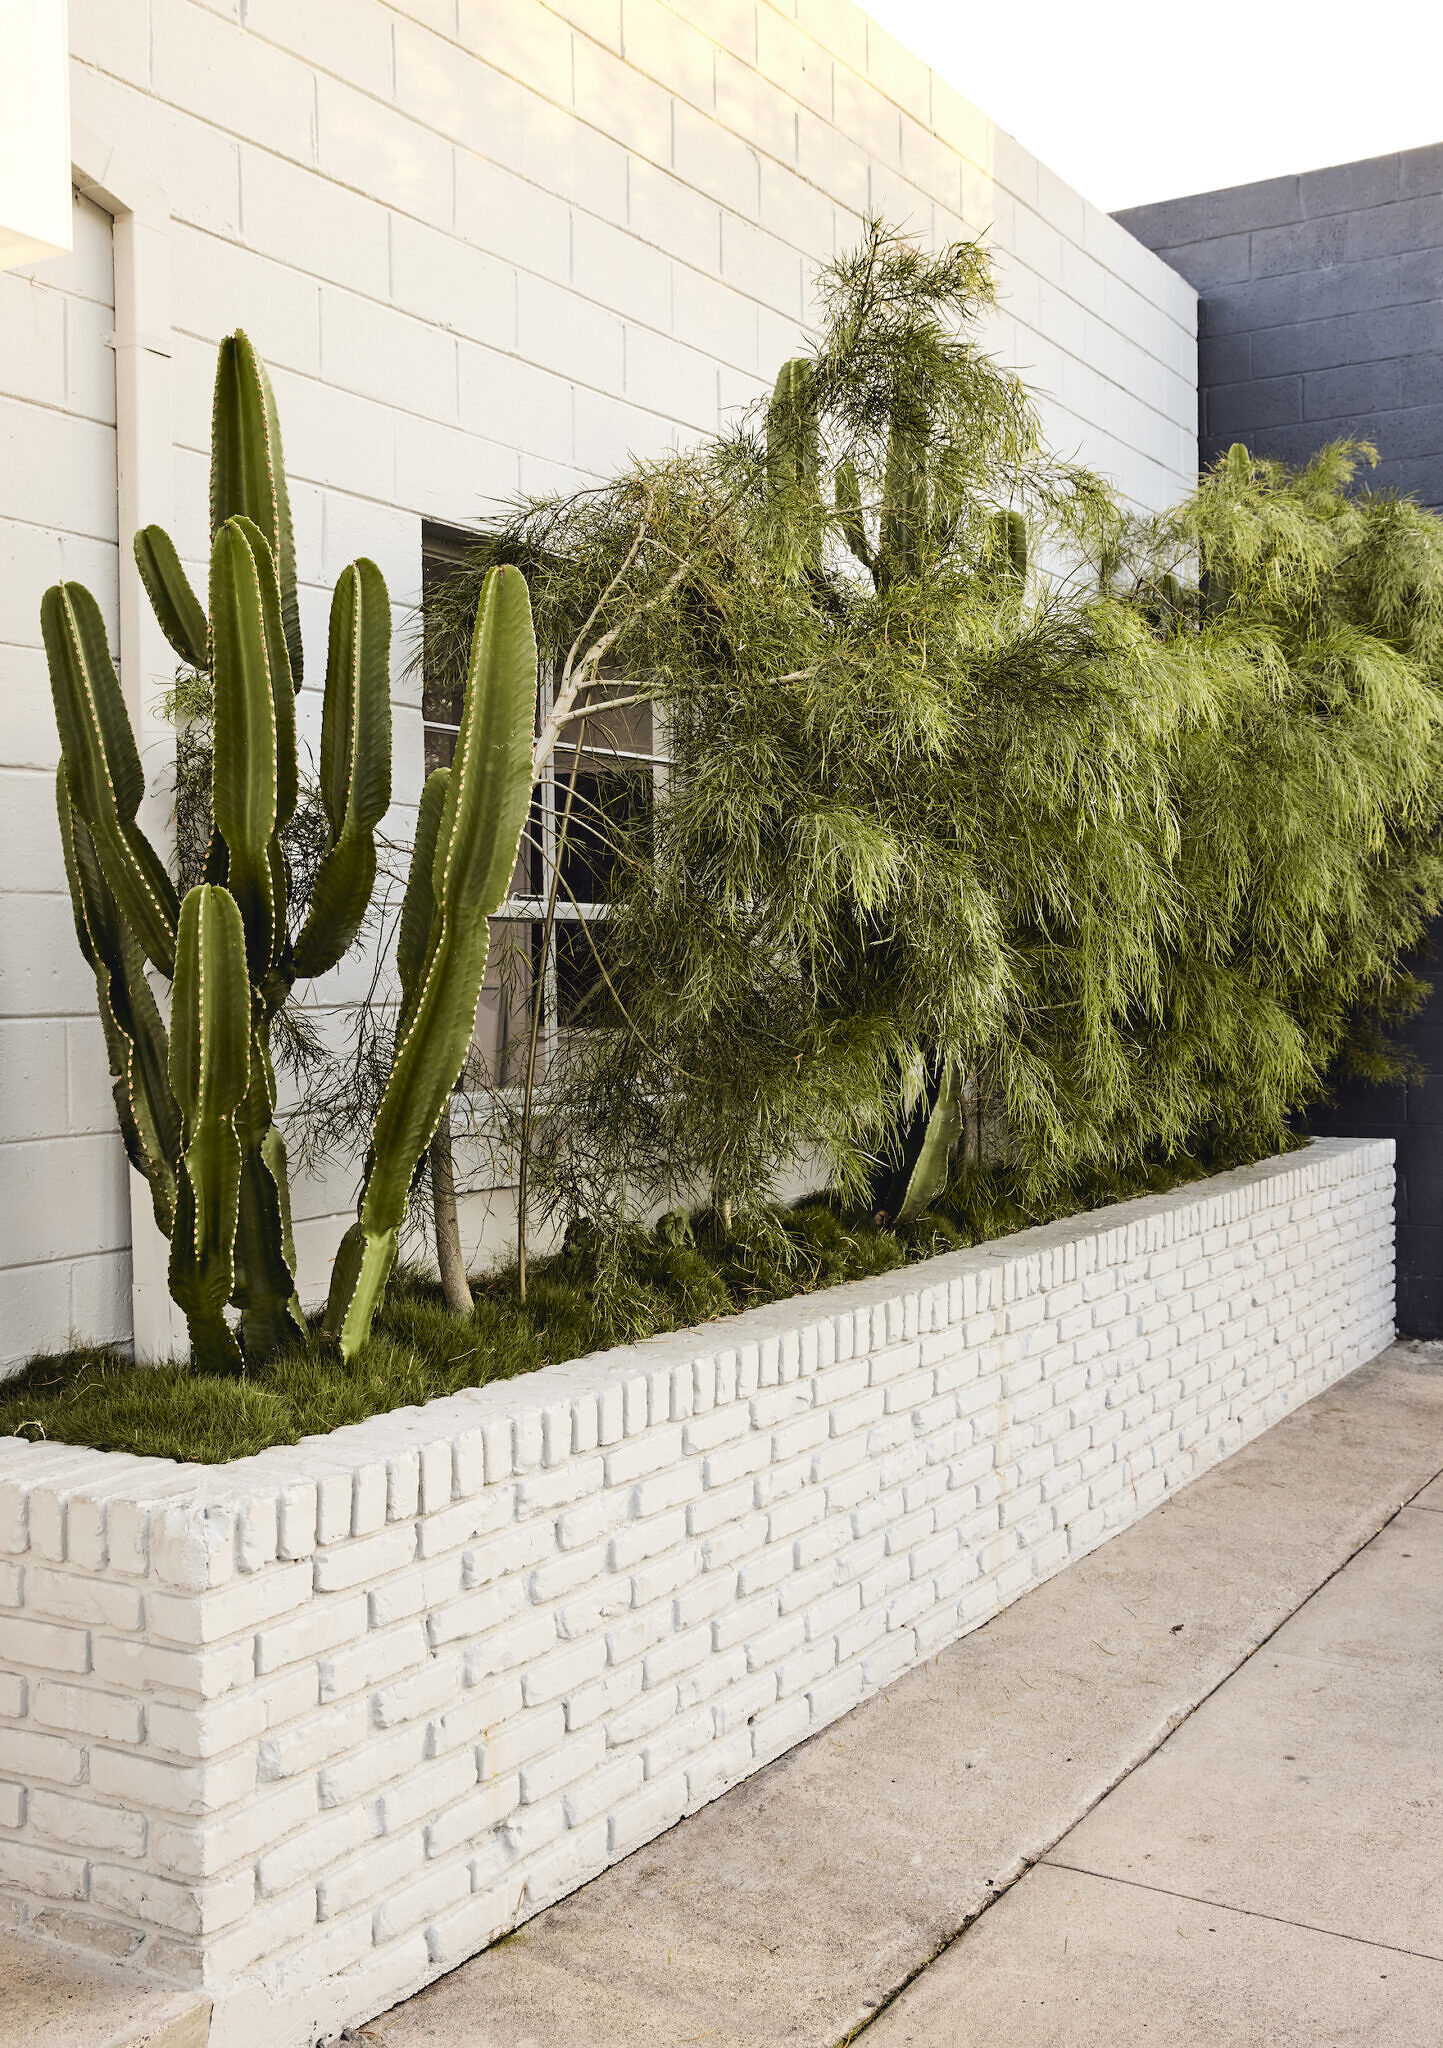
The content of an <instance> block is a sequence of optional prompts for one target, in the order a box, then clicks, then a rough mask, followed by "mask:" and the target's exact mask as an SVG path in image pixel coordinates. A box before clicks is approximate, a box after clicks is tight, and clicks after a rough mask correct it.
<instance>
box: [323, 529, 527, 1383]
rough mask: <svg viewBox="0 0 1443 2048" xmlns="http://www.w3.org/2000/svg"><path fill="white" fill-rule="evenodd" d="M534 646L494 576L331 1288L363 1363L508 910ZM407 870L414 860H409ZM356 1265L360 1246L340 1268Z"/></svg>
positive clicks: (498, 572)
mask: <svg viewBox="0 0 1443 2048" xmlns="http://www.w3.org/2000/svg"><path fill="white" fill-rule="evenodd" d="M535 703H536V637H535V633H534V631H533V628H532V622H531V604H530V599H529V597H528V595H527V590H526V581H525V578H524V577H523V576H522V575H521V572H520V571H519V570H518V569H513V568H502V569H493V570H492V571H491V574H490V575H489V576H488V577H487V579H486V584H485V587H484V589H483V591H482V594H481V605H480V609H479V611H478V614H477V620H476V631H475V636H474V638H473V641H472V646H471V661H470V666H469V670H468V673H467V679H466V700H465V704H464V707H463V709H462V714H461V730H460V733H459V736H458V738H457V742H456V755H455V760H454V761H453V763H452V767H451V771H450V774H449V776H448V778H447V781H446V784H445V787H444V796H443V800H442V804H441V812H440V818H439V822H438V825H437V831H436V846H435V853H434V855H433V858H432V863H431V889H432V892H433V895H434V898H435V908H434V910H433V913H432V917H431V930H430V936H429V939H428V941H427V946H426V955H425V962H424V966H423V968H422V970H421V975H420V979H419V981H418V982H417V983H416V984H415V985H414V993H413V996H412V999H411V1001H410V1003H409V1005H408V1006H407V1008H406V1013H405V1022H404V1029H402V1030H400V1031H398V1034H397V1045H396V1056H395V1060H394V1062H393V1064H392V1068H391V1074H390V1078H389V1080H388V1081H387V1083H386V1088H385V1092H384V1094H383V1095H382V1098H381V1104H380V1107H379V1109H378V1110H377V1112H376V1121H375V1125H374V1127H373V1130H372V1135H371V1159H370V1169H369V1172H368V1174H367V1178H366V1188H365V1193H364V1195H363V1196H362V1200H361V1211H360V1219H359V1220H360V1228H361V1238H362V1240H363V1241H362V1244H361V1257H360V1260H359V1270H357V1271H356V1277H355V1281H354V1285H353V1288H352V1290H351V1293H350V1296H349V1299H348V1300H347V1299H343V1298H340V1297H341V1296H342V1295H343V1293H344V1289H341V1290H338V1289H337V1288H336V1287H335V1286H334V1285H333V1287H332V1294H331V1303H330V1308H329V1310H328V1316H327V1320H328V1322H329V1323H331V1325H332V1327H333V1328H334V1327H338V1330H339V1336H340V1343H341V1351H342V1354H343V1355H344V1356H345V1357H347V1358H352V1357H354V1356H355V1354H356V1352H357V1351H358V1350H359V1349H360V1347H361V1346H362V1344H364V1342H365V1341H366V1338H367V1336H368V1335H369V1333H370V1328H371V1320H372V1317H373V1316H374V1314H375V1311H376V1308H377V1306H378V1304H379V1302H380V1299H381V1295H382V1293H383V1291H384V1289H385V1285H386V1280H387V1278H388V1276H389V1274H390V1270H391V1266H392V1263H393V1262H394V1260H395V1256H396V1245H397V1241H398V1233H399V1230H400V1226H401V1222H402V1220H403V1218H404V1216H405V1210H406V1199H407V1195H408V1193H409V1191H410V1184H411V1176H412V1173H413V1172H414V1169H415V1166H416V1162H417V1161H418V1160H419V1159H420V1157H421V1155H422V1153H423V1152H424V1151H425V1149H426V1147H427V1145H428V1144H429V1143H430V1141H431V1137H432V1134H433V1133H434V1131H435V1129H436V1126H437V1124H438V1123H439V1122H440V1120H441V1116H442V1114H443V1112H444V1111H445V1108H446V1103H447V1101H448V1099H449V1097H450V1094H451V1090H452V1088H453V1086H454V1085H455V1081H456V1077H457V1075H458V1074H459V1073H460V1071H461V1068H462V1066H463V1064H464V1062H465V1058H466V1052H467V1048H468V1047H469V1045H470V1043H471V1037H472V1033H473V1032H474V1030H475V1025H476V1004H477V1000H478V998H479V996H480V993H481V981H482V977H483V976H484V974H485V971H486V956H487V952H488V950H489V936H490V935H489V930H488V926H487V919H488V918H489V917H490V916H491V915H492V914H493V912H495V911H496V910H497V909H498V908H499V907H500V905H501V904H502V902H503V901H504V900H505V897H506V892H507V889H508V888H509V887H510V883H511V875H512V872H513V870H514V868H515V865H516V852H517V848H518V847H519V845H520V843H521V833H522V830H523V828H524V826H525V823H526V816H527V811H528V809H529V806H530V802H531V775H532V731H533V721H534V716H535ZM412 865H413V872H414V870H415V856H414V854H413V860H412ZM342 1263H344V1264H345V1266H346V1268H347V1270H348V1271H350V1270H351V1269H353V1268H354V1267H355V1265H356V1261H355V1259H354V1247H351V1248H350V1250H349V1251H348V1254H347V1257H346V1259H345V1260H344V1262H343V1261H340V1260H338V1273H339V1270H340V1267H341V1265H342Z"/></svg>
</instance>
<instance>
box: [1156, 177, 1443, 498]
mask: <svg viewBox="0 0 1443 2048" xmlns="http://www.w3.org/2000/svg"><path fill="white" fill-rule="evenodd" d="M1117 219H1118V220H1119V221H1121V223H1122V225H1123V226H1124V227H1125V228H1128V229H1130V231H1131V232H1132V233H1133V234H1134V235H1136V236H1137V238H1138V240H1139V241H1140V242H1144V243H1146V245H1147V247H1148V248H1149V249H1154V250H1156V252H1157V254H1158V255H1159V256H1161V257H1163V258H1164V259H1165V261H1167V262H1168V263H1170V264H1171V265H1172V267H1173V269H1174V270H1177V271H1180V272H1181V273H1182V275H1183V276H1184V277H1185V278H1187V280H1188V282H1189V283H1190V284H1193V285H1195V286H1196V287H1197V290H1198V292H1199V294H1200V297H1201V304H1200V305H1199V307H1198V335H1199V341H1198V352H1199V362H1198V370H1199V376H1198V410H1199V419H1198V432H1199V438H1200V441H1201V449H1200V456H1201V460H1202V462H1203V464H1204V465H1206V464H1208V463H1210V462H1212V461H1213V460H1214V459H1215V458H1216V457H1217V456H1218V455H1220V454H1221V453H1222V452H1223V451H1224V450H1225V449H1226V448H1227V447H1228V446H1229V444H1230V443H1231V442H1233V441H1246V442H1247V444H1248V446H1249V447H1250V448H1253V449H1256V450H1257V452H1258V453H1259V454H1261V455H1276V456H1281V457H1282V459H1283V460H1284V461H1288V462H1302V461H1306V459H1307V458H1308V456H1310V455H1311V454H1313V453H1314V452H1315V451H1316V450H1317V448H1318V447H1319V446H1320V445H1321V444H1322V443H1323V442H1325V441H1335V440H1338V439H1340V438H1341V437H1342V436H1344V435H1349V434H1356V435H1359V436H1361V437H1362V438H1364V439H1365V440H1370V441H1372V442H1373V443H1374V444H1375V445H1376V447H1377V449H1378V452H1379V455H1380V457H1381V458H1382V459H1381V461H1380V463H1379V466H1378V468H1377V470H1376V471H1375V472H1374V473H1373V477H1372V482H1373V485H1374V487H1375V488H1386V487H1391V488H1393V489H1395V490H1399V491H1406V492H1409V493H1411V494H1413V495H1415V496H1416V497H1418V498H1420V499H1421V500H1422V502H1423V503H1424V504H1425V505H1434V506H1439V505H1443V143H1438V144H1436V145H1434V146H1433V147H1431V148H1428V149H1409V150H1404V151H1402V152H1401V153H1400V154H1399V155H1397V156H1379V157H1369V158H1368V159H1367V160H1366V161H1365V162H1363V163H1357V164H1339V165H1336V166H1334V167H1333V168H1332V169H1330V170H1325V171H1305V172H1303V173H1302V174H1301V175H1299V176H1297V177H1291V178H1268V179H1265V180H1264V181H1263V182H1262V183H1261V184H1257V185H1234V186H1232V187H1231V188H1230V189H1229V190H1226V191H1222V192H1202V193H1197V194H1194V195H1193V196H1192V197H1190V198H1187V199H1168V200H1164V201H1163V202H1162V203H1161V204H1160V205H1157V206H1135V207H1132V208H1130V209H1129V210H1128V211H1127V212H1125V213H1119V214H1118V215H1117Z"/></svg>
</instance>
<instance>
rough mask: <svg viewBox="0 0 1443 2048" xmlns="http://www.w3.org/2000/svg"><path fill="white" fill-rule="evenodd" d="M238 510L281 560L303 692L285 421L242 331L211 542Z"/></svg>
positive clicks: (223, 387)
mask: <svg viewBox="0 0 1443 2048" xmlns="http://www.w3.org/2000/svg"><path fill="white" fill-rule="evenodd" d="M237 512H241V513H244V514H245V516H246V517H247V518H249V519H253V520H254V521H255V523H256V525H257V526H258V527H259V528H260V530H261V532H262V533H263V534H264V535H265V537H266V541H267V544H268V545H269V547H270V551H271V555H272V557H273V559H274V561H275V565H276V580H277V583H278V585H279V589H280V608H281V619H282V623H283V627H284V631H285V639H286V648H287V651H288V653H289V657H290V669H291V681H292V682H293V683H294V685H295V687H296V689H298V690H299V688H300V687H301V614H300V603H299V599H298V597H297V593H296V543H295V533H294V530H293V528H292V525H291V501H290V495H289V493H288V492H287V489H286V471H285V463H284V460H283V458H282V454H281V429H280V421H279V419H278V418H277V416H276V400H275V393H274V392H273V391H272V389H271V380H270V378H269V377H268V376H267V374H266V368H265V365H264V363H262V361H261V359H260V357H259V356H258V355H257V354H256V352H255V350H254V349H253V348H252V347H251V345H250V342H249V340H248V339H247V337H246V336H245V334H244V333H242V332H241V330H240V329H239V328H237V329H236V331H235V333H234V334H229V335H227V336H226V338H225V340H224V341H223V342H222V343H221V345H220V353H219V357H218V359H217V362H216V372H215V402H214V406H213V409H212V415H211V457H210V530H211V538H212V540H214V538H215V536H216V534H217V533H218V532H219V531H220V529H221V527H222V526H224V524H225V522H226V520H227V519H229V518H231V517H232V516H233V515H234V514H235V513H237Z"/></svg>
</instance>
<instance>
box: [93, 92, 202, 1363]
mask: <svg viewBox="0 0 1443 2048" xmlns="http://www.w3.org/2000/svg"><path fill="white" fill-rule="evenodd" d="M70 151H71V176H72V177H73V179H74V181H75V187H76V190H77V191H78V192H81V193H83V194H84V196H85V197H86V198H87V199H89V200H92V201H93V202H94V203H95V205H97V206H99V207H101V208H103V209H104V211H105V212H106V213H108V214H110V215H111V217H112V218H113V220H114V223H115V227H114V234H113V249H114V264H115V333H114V335H113V336H112V342H113V345H114V348H115V470H116V494H117V500H118V512H119V522H118V524H119V537H120V559H119V563H118V571H119V574H118V582H119V586H120V678H121V686H122V688H123V690H124V692H125V697H126V702H127V704H128V706H129V709H130V716H131V720H132V722H133V723H134V726H135V734H136V739H137V741H138V742H139V746H140V757H141V761H142V763H143V764H144V768H145V796H144V799H143V801H142V804H141V813H140V822H141V824H142V825H143V826H144V828H145V830H146V831H147V832H148V833H149V835H150V838H151V840H152V842H153V844H154V845H155V846H156V847H157V849H158V850H159V851H160V853H161V854H162V857H164V856H165V855H166V854H167V853H168V852H169V851H170V849H171V847H172V846H173V844H174V814H173V799H172V785H173V778H174V771H175V729H174V727H173V725H172V724H171V723H170V721H169V720H168V719H167V717H166V715H165V700H166V695H167V693H168V691H169V689H170V686H171V682H172V679H173V677H174V674H175V656H174V654H173V653H172V651H171V648H170V645H169V642H168V641H167V640H166V638H165V636H164V634H163V633H162V632H161V630H160V628H159V626H157V625H156V623H155V620H154V618H153V617H152V615H151V611H150V607H149V605H147V604H146V603H145V602H144V600H143V594H142V591H141V585H140V577H139V575H138V574H137V572H136V570H135V567H134V564H133V561H132V559H131V549H132V545H133V543H134V539H135V535H136V532H137V531H138V529H139V528H140V527H142V526H149V525H151V524H152V523H155V522H159V523H160V524H161V525H164V526H169V524H170V521H171V499H172V494H173V483H174V467H175V461H174V446H173V441H174V434H173V429H172V423H171V369H170V363H171V347H172V343H171V322H170V201H169V199H168V198H167V196H166V194H165V193H164V191H163V190H162V189H161V187H160V186H159V185H157V184H156V183H155V181H154V179H153V178H150V177H148V176H147V174H146V173H145V172H144V171H142V170H141V169H140V167H139V166H138V165H137V164H135V163H133V162H131V161H130V159H129V158H127V157H125V156H123V155H122V154H121V153H120V151H119V150H117V149H114V148H112V147H111V145H110V144H109V143H108V142H106V141H104V139H103V138H102V137H100V136H98V135H95V134H92V132H91V131H90V130H89V129H88V128H86V127H84V126H82V125H81V124H80V123H79V122H75V123H73V124H72V127H71V135H70ZM130 1255H131V1309H132V1316H133V1322H134V1331H135V1354H136V1356H137V1358H146V1359H164V1358H170V1357H175V1356H184V1354H185V1351H186V1348H187V1347H186V1331H185V1321H184V1318H183V1317H182V1316H181V1315H180V1313H179V1311H178V1310H177V1308H176V1306H175V1304H174V1302H173V1301H172V1300H171V1298H170V1289H169V1286H168V1284H167V1278H166V1273H167V1264H168V1259H169V1246H168V1245H167V1243H166V1241H165V1239H164V1238H163V1237H162V1236H161V1234H160V1232H159V1230H158V1229H157V1228H156V1224H155V1216H154V1213H153V1211H152V1209H151V1203H150V1189H149V1187H148V1185H147V1184H146V1182H145V1180H144V1179H143V1178H142V1176H141V1175H140V1174H138V1173H137V1172H136V1171H135V1169H134V1167H132V1168H131V1170H130Z"/></svg>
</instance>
